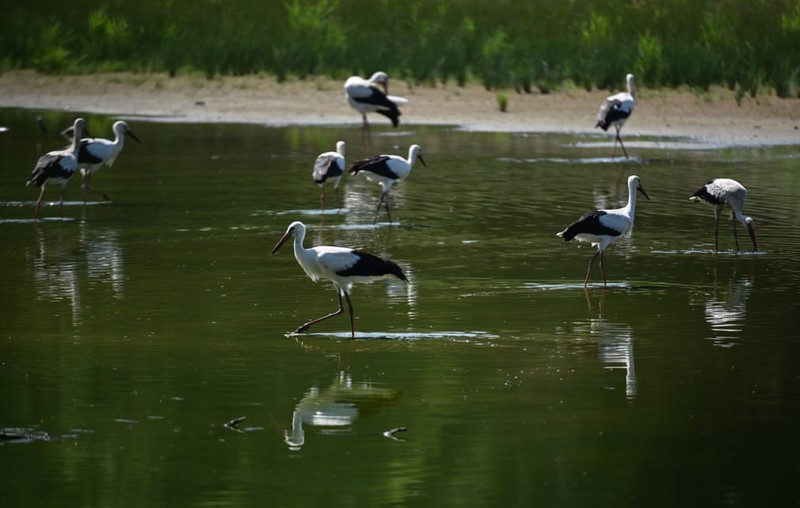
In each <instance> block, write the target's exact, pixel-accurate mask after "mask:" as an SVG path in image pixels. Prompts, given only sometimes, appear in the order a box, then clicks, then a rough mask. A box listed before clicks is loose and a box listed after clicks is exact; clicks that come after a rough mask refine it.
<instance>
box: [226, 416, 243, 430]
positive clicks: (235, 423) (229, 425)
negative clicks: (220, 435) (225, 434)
mask: <svg viewBox="0 0 800 508" xmlns="http://www.w3.org/2000/svg"><path fill="white" fill-rule="evenodd" d="M245 420H247V417H246V416H239V417H238V418H234V419H233V420H229V421H227V422H225V423H224V424H222V426H223V427H225V428H226V429H231V430H236V431H239V432H242V429H240V428H239V424H240V423H242V422H243V421H245Z"/></svg>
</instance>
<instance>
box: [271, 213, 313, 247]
mask: <svg viewBox="0 0 800 508" xmlns="http://www.w3.org/2000/svg"><path fill="white" fill-rule="evenodd" d="M292 236H296V237H297V238H299V239H300V241H301V242H302V240H303V238H305V236H306V225H305V224H303V223H302V222H300V221H297V220H296V221H294V222H292V223H291V224H289V227H288V228H286V232H285V233H284V234H283V236H282V237H281V239H280V240H278V243H276V244H275V247H273V248H272V250H271V251H270V255H272V254H275V253H276V252H278V249H280V248H281V246H282V245H283V244H284V243H286V240H288V239H289V238H291V237H292Z"/></svg>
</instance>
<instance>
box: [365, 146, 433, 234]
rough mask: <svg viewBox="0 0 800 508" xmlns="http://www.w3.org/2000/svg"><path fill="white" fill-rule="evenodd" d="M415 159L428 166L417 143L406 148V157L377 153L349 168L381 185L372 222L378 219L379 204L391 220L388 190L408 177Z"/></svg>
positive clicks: (390, 220)
mask: <svg viewBox="0 0 800 508" xmlns="http://www.w3.org/2000/svg"><path fill="white" fill-rule="evenodd" d="M417 160H419V161H420V163H422V165H423V166H425V167H427V166H428V165H427V164H426V163H425V159H423V158H422V148H420V146H419V145H411V146H410V147H409V148H408V159H404V158H403V157H401V156H399V155H377V156H375V157H371V158H369V159H361V160H360V161H356V162H355V164H353V166H352V167H351V168H350V172H351V173H353V174H354V175H357V174H359V173H362V172H363V173H364V175H366V177H367V180H369V181H371V182H378V185H380V186H381V189H382V192H381V197H380V199H379V200H378V206H377V207H376V208H375V217H374V219H373V220H372V222H373V223H375V222H377V220H378V214H379V213H380V211H381V204H383V205H384V206H385V207H386V215H387V216H388V217H389V222H392V212H390V211H389V191H390V190H392V187H393V186H394V185H395V184H397V183H400V182H402V181H403V180H405V179H406V178H408V175H409V174H410V173H411V170H412V169H413V168H414V163H415V162H416V161H417Z"/></svg>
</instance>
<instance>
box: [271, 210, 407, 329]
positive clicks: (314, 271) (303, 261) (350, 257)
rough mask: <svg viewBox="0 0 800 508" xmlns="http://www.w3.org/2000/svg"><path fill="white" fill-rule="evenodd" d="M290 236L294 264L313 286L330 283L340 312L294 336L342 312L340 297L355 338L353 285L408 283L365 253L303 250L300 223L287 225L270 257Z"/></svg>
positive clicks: (397, 271)
mask: <svg viewBox="0 0 800 508" xmlns="http://www.w3.org/2000/svg"><path fill="white" fill-rule="evenodd" d="M292 236H294V257H295V259H297V262H298V263H299V264H300V266H301V267H302V268H303V271H305V272H306V275H308V276H309V278H310V279H311V280H313V281H314V282H316V281H318V280H319V279H328V280H329V281H331V282H333V285H334V287H335V288H336V296H337V297H338V298H339V308H338V309H337V310H335V311H334V312H331V313H330V314H326V315H324V316H322V317H319V318H317V319H312V320H310V321H307V322H305V323H303V324H302V325H301V326H300V327H299V328H298V329H297V330H295V331H294V333H302V332H305V331H306V330H308V329H309V327H311V325H313V324H316V323H319V322H320V321H324V320H326V319H328V318H332V317H334V316H338V315H339V314H341V313H342V312H344V305H343V304H342V297H343V296H344V298H345V299H346V300H347V306H348V309H349V311H350V337H351V338H352V339H355V338H356V329H355V324H354V323H353V303H352V302H351V301H350V293H351V292H352V290H353V284H354V283H356V282H365V283H368V282H373V281H374V280H376V279H379V278H382V277H385V276H388V275H393V276H395V277H397V278H398V279H400V280H401V281H403V282H406V283H408V279H407V278H406V275H405V274H404V273H403V270H402V269H401V268H400V267H399V266H397V264H396V263H395V262H393V261H389V260H388V259H382V258H379V257H378V256H375V255H373V254H369V253H367V252H364V251H360V250H355V249H348V248H345V247H331V246H327V245H320V246H318V247H310V248H308V249H306V248H305V247H303V241H304V240H305V237H306V226H305V224H303V223H302V222H299V221H295V222H292V223H291V224H289V227H288V228H287V229H286V233H284V235H283V236H282V237H281V239H280V240H278V243H277V244H275V247H273V248H272V251H271V252H270V254H275V253H276V252H278V249H280V248H281V246H282V245H283V244H284V243H285V242H286V241H287V240H288V239H289V238H291V237H292Z"/></svg>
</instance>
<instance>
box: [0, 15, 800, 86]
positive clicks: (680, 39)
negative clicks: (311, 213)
mask: <svg viewBox="0 0 800 508" xmlns="http://www.w3.org/2000/svg"><path fill="white" fill-rule="evenodd" d="M3 3H5V4H11V5H5V6H3V7H2V12H3V15H2V16H0V69H18V68H32V69H37V70H39V71H42V72H47V73H65V72H95V71H113V70H130V71H137V72H139V71H141V72H153V71H157V72H159V71H166V72H169V73H170V74H173V75H174V74H176V73H178V72H184V71H200V72H203V73H205V74H206V75H207V76H209V77H210V76H214V75H217V74H237V75H241V74H251V73H267V74H272V75H275V76H277V77H278V78H279V79H286V78H287V77H290V76H296V77H301V78H302V77H306V76H308V75H327V76H330V77H334V78H342V77H344V76H346V75H349V74H352V73H360V74H368V73H370V72H371V71H373V70H375V69H382V70H386V71H388V72H389V73H391V74H392V75H395V76H398V77H404V78H406V79H411V80H414V81H417V82H424V83H435V82H437V81H442V82H445V81H455V82H457V83H462V84H463V83H465V82H466V81H468V80H479V81H481V82H482V83H483V84H484V85H485V86H486V87H488V88H516V89H517V90H524V91H531V90H533V89H538V90H539V91H542V92H547V91H548V90H549V89H551V88H553V87H557V86H559V85H560V84H562V83H564V82H565V81H571V82H574V83H576V84H577V85H578V86H582V87H585V88H594V87H599V88H618V87H620V86H621V83H622V80H623V78H622V76H624V74H625V73H626V72H629V71H632V72H634V73H636V74H637V77H638V79H639V81H640V82H643V83H646V84H647V85H648V86H650V87H675V86H681V85H688V86H690V87H693V88H698V89H705V88H707V87H709V86H710V85H717V84H719V85H724V86H727V87H730V88H735V89H737V90H739V91H740V92H741V93H751V94H755V93H756V92H757V91H758V90H759V89H762V88H764V87H766V88H769V89H773V90H775V92H776V93H777V94H778V95H780V96H798V95H800V78H799V77H798V71H800V51H798V48H800V0H535V1H520V0H395V1H392V0H279V1H275V0H228V1H225V0H166V1H165V0H138V1H137V2H123V1H121V0H101V1H99V2H97V1H92V2H88V1H85V0H75V1H74V2H70V3H69V4H65V3H63V2H56V1H53V0H37V1H36V2H33V3H31V2H17V1H12V0H3Z"/></svg>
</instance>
